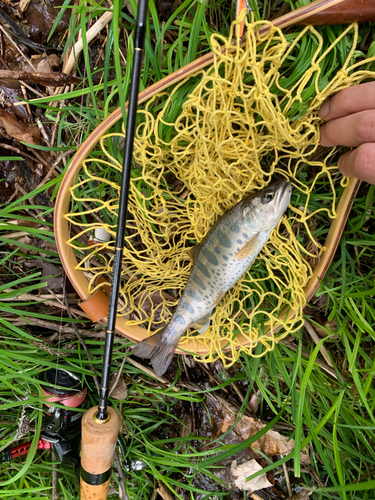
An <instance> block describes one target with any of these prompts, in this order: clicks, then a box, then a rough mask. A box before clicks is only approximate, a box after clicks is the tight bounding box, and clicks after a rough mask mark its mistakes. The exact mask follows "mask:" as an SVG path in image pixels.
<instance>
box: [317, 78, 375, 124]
mask: <svg viewBox="0 0 375 500" xmlns="http://www.w3.org/2000/svg"><path fill="white" fill-rule="evenodd" d="M366 109H375V82H369V83H362V84H361V85H356V86H355V87H349V88H347V89H344V90H341V91H340V92H339V93H338V94H336V95H334V96H333V97H332V98H331V99H329V100H328V101H326V102H325V103H324V104H323V106H322V107H321V108H320V111H319V116H320V117H321V118H323V120H326V121H329V120H334V119H336V118H340V117H341V116H346V115H350V114H352V113H358V112H359V111H365V110H366Z"/></svg>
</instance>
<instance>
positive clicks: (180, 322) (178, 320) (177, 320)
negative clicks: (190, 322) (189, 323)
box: [173, 314, 185, 325]
mask: <svg viewBox="0 0 375 500" xmlns="http://www.w3.org/2000/svg"><path fill="white" fill-rule="evenodd" d="M173 322H174V323H177V324H178V325H184V324H185V319H184V318H183V317H182V316H181V315H180V314H176V315H175V317H174V320H173Z"/></svg>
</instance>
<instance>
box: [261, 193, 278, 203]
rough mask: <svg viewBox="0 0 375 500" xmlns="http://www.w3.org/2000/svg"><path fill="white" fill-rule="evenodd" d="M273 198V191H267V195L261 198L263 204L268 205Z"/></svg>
mask: <svg viewBox="0 0 375 500" xmlns="http://www.w3.org/2000/svg"><path fill="white" fill-rule="evenodd" d="M274 196H275V193H274V192H273V191H268V193H266V194H265V195H264V196H263V200H262V201H263V203H269V202H270V201H272V200H273V198H274Z"/></svg>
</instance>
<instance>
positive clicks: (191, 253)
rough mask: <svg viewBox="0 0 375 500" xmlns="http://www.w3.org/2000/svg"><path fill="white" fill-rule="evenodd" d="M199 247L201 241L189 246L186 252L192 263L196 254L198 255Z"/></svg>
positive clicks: (200, 246)
mask: <svg viewBox="0 0 375 500" xmlns="http://www.w3.org/2000/svg"><path fill="white" fill-rule="evenodd" d="M201 248H202V244H201V243H197V244H196V245H195V246H193V247H191V248H189V250H188V252H187V253H188V255H189V259H190V260H191V262H192V263H194V262H195V261H196V259H197V256H198V254H199V252H200V249H201Z"/></svg>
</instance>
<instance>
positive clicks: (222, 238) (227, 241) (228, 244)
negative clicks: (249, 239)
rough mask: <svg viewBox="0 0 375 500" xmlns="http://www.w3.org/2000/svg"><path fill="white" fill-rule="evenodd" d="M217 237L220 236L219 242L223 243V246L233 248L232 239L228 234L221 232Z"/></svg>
mask: <svg viewBox="0 0 375 500" xmlns="http://www.w3.org/2000/svg"><path fill="white" fill-rule="evenodd" d="M217 238H218V240H219V242H220V243H221V244H222V245H223V247H225V248H231V246H232V243H231V242H230V239H229V238H228V236H227V235H226V234H225V233H221V232H220V233H219V234H218V235H217Z"/></svg>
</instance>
